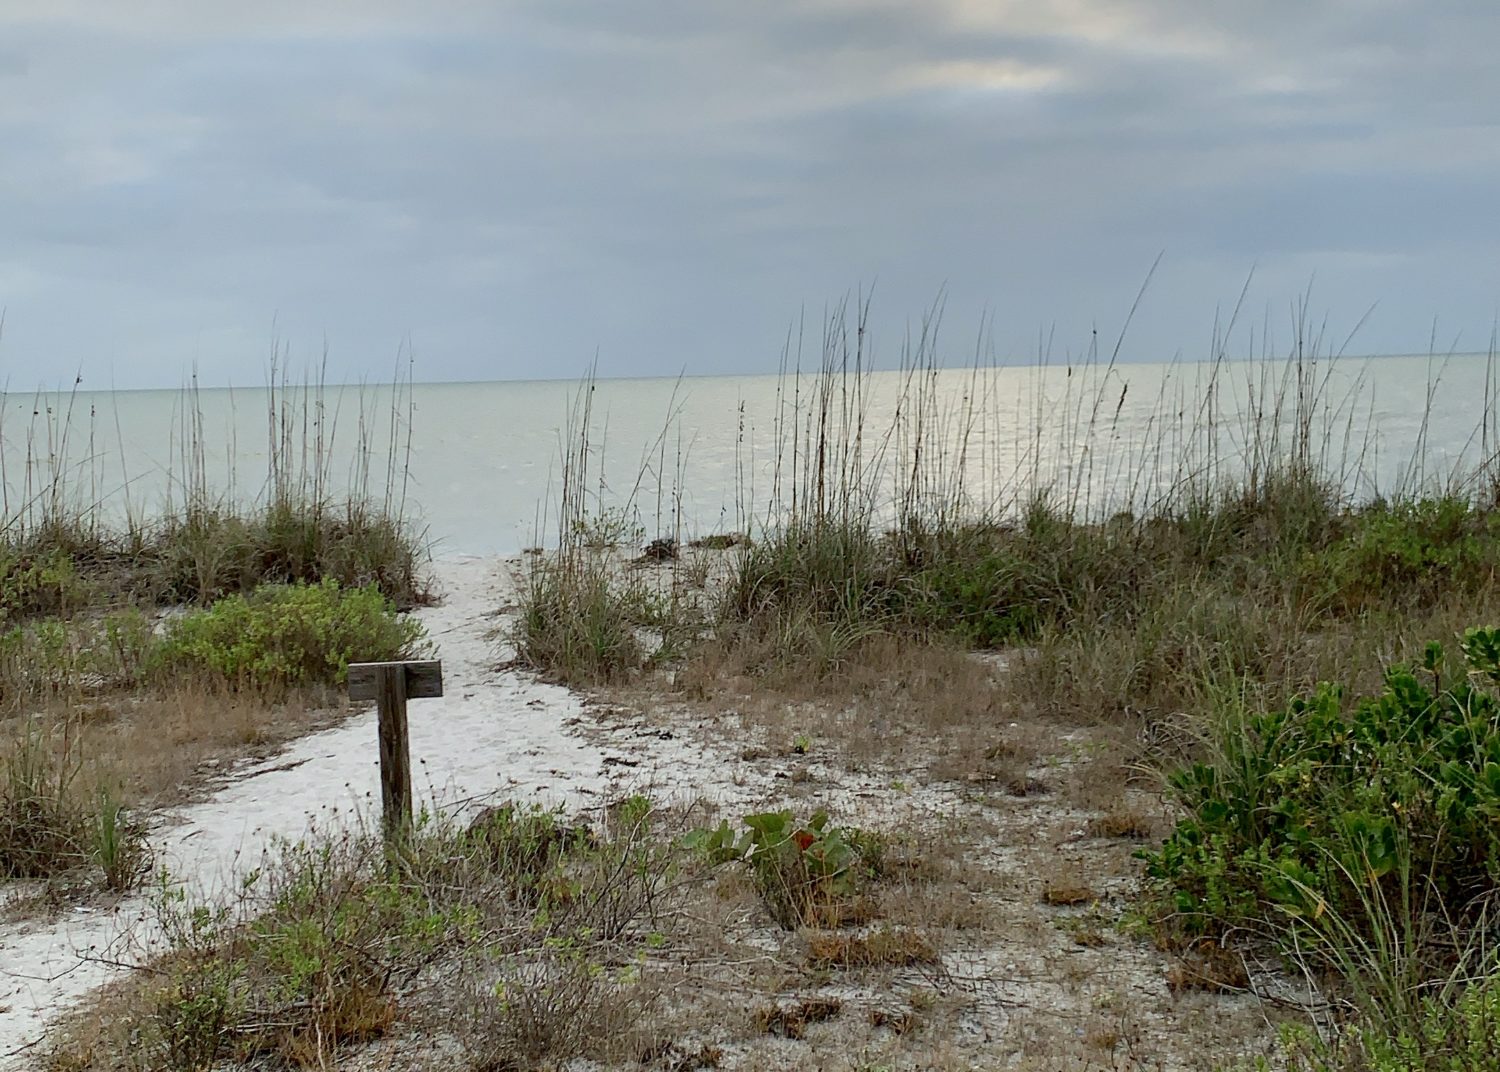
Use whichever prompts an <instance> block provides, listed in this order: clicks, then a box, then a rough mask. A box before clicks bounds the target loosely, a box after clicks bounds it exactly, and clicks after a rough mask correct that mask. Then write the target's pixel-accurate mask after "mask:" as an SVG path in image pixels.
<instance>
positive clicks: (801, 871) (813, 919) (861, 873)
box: [685, 811, 880, 929]
mask: <svg viewBox="0 0 1500 1072" xmlns="http://www.w3.org/2000/svg"><path fill="white" fill-rule="evenodd" d="M685 843H686V844H687V846H688V847H689V848H691V849H693V850H695V851H697V852H699V853H701V854H702V855H703V856H704V857H705V858H706V859H707V860H708V862H709V863H710V864H714V865H721V864H725V863H729V862H731V861H737V860H742V861H744V862H745V864H746V866H747V867H748V868H749V870H750V875H751V877H752V879H753V880H754V882H755V887H756V890H757V891H758V892H759V893H760V895H761V899H762V900H763V901H764V902H765V905H766V908H767V909H768V910H769V911H770V913H771V916H772V918H774V919H775V920H776V922H778V923H780V924H781V925H782V926H783V927H786V928H788V929H791V928H794V927H801V926H825V927H826V926H838V925H840V924H842V923H845V922H849V921H851V920H852V919H853V918H856V917H857V915H858V913H859V909H860V905H859V895H860V893H861V891H862V890H863V888H864V887H865V885H866V884H867V882H868V880H869V879H870V878H871V877H872V875H873V874H874V872H875V871H876V870H877V869H878V859H879V845H880V843H879V840H878V839H877V838H874V837H873V836H871V835H869V834H867V833H865V832H863V831H860V830H856V829H852V828H848V829H846V828H842V827H837V826H832V825H830V823H829V819H828V813H827V812H823V811H819V812H815V813H814V814H813V815H812V816H811V817H810V818H809V819H808V820H807V821H806V822H805V823H804V822H799V821H797V820H796V818H795V817H794V816H793V813H792V812H790V811H776V812H763V813H760V814H757V815H747V816H745V818H744V828H743V829H742V830H739V831H736V830H735V829H733V828H732V827H731V826H730V825H729V821H728V820H723V821H721V822H720V823H719V825H718V826H717V827H710V828H706V829H700V830H695V831H693V832H691V833H690V834H688V835H687V837H686V838H685Z"/></svg>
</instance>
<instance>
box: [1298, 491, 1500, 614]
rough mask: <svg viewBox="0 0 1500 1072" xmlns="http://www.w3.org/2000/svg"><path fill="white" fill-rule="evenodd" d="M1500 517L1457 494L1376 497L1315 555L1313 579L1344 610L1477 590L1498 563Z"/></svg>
mask: <svg viewBox="0 0 1500 1072" xmlns="http://www.w3.org/2000/svg"><path fill="white" fill-rule="evenodd" d="M1497 520H1500V516H1497V515H1496V514H1495V513H1494V512H1493V511H1481V510H1479V509H1477V508H1476V507H1475V506H1474V505H1473V504H1472V503H1470V502H1469V501H1468V500H1466V499H1461V498H1456V497H1453V496H1446V497H1441V498H1431V499H1417V500H1412V501H1407V502H1396V503H1377V504H1375V505H1373V506H1370V507H1367V508H1365V509H1363V510H1361V511H1359V512H1357V513H1354V514H1351V515H1350V516H1349V517H1348V518H1347V519H1346V522H1345V527H1346V528H1348V529H1349V530H1350V531H1348V532H1347V533H1346V534H1345V535H1344V536H1343V537H1342V538H1341V539H1339V540H1337V541H1335V542H1333V543H1332V544H1330V545H1329V546H1328V547H1327V549H1326V550H1325V551H1323V552H1322V553H1320V554H1318V555H1315V556H1313V557H1312V558H1311V559H1310V561H1309V565H1308V567H1307V569H1308V573H1309V576H1310V578H1311V581H1310V583H1311V585H1312V587H1313V589H1314V591H1316V592H1320V593H1321V595H1322V597H1323V598H1324V599H1327V600H1329V601H1330V602H1331V604H1332V605H1333V608H1334V609H1336V610H1339V611H1342V612H1346V613H1348V612H1356V611H1359V610H1363V609H1366V608H1368V607H1370V606H1374V605H1378V604H1382V603H1384V604H1392V603H1394V604H1397V605H1410V604H1413V603H1417V604H1424V603H1427V602H1430V601H1431V600H1432V599H1433V598H1434V597H1436V596H1437V595H1438V594H1440V593H1443V592H1452V591H1454V590H1458V591H1473V590H1474V589H1476V588H1477V587H1478V586H1480V585H1482V584H1484V583H1486V582H1488V581H1490V580H1492V579H1493V577H1494V573H1495V570H1496V568H1497V567H1500V527H1497Z"/></svg>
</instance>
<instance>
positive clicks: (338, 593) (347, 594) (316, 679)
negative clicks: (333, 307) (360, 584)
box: [152, 581, 423, 687]
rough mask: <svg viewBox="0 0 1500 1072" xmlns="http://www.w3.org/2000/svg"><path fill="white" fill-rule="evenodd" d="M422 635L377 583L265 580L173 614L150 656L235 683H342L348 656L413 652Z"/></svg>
mask: <svg viewBox="0 0 1500 1072" xmlns="http://www.w3.org/2000/svg"><path fill="white" fill-rule="evenodd" d="M422 637H423V631H422V627H421V625H420V624H419V623H417V622H415V621H412V620H411V619H407V618H401V617H398V616H397V615H396V612H395V609H394V608H393V607H392V605H391V604H390V602H389V601H388V600H387V599H386V598H385V597H384V596H382V595H381V594H380V592H379V591H378V590H376V589H375V588H373V587H370V588H341V587H339V585H338V583H337V582H335V581H323V582H322V583H320V584H294V585H267V586H265V587H263V588H259V589H257V590H256V591H254V592H251V593H250V594H248V595H233V596H229V597H227V598H225V599H221V600H219V602H217V603H215V604H214V605H213V606H212V607H209V608H208V609H207V610H202V611H194V612H190V613H188V614H185V615H183V616H181V617H179V618H176V619H174V620H172V621H171V622H170V624H169V625H168V626H167V629H166V632H165V635H164V636H163V637H162V638H161V642H160V643H159V645H158V646H157V647H156V649H155V651H154V653H153V657H152V663H153V668H154V670H155V671H156V672H157V673H158V674H198V675H203V676H205V677H208V678H213V679H219V680H222V681H225V682H227V683H229V684H230V685H233V686H236V687H241V686H250V685H253V686H263V687H265V686H269V687H280V686H287V685H302V684H315V683H329V682H332V683H342V682H343V681H344V678H345V676H346V674H347V672H348V666H349V663H351V662H379V661H384V660H391V659H404V658H410V657H411V656H413V655H415V654H417V653H418V652H419V651H421V650H422V648H423V643H422Z"/></svg>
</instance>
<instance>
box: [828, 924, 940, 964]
mask: <svg viewBox="0 0 1500 1072" xmlns="http://www.w3.org/2000/svg"><path fill="white" fill-rule="evenodd" d="M937 963H940V960H939V957H938V953H937V950H936V949H935V948H934V947H933V944H932V942H931V941H930V940H929V939H928V938H927V937H926V936H924V935H922V934H920V933H917V932H915V931H911V930H904V929H898V928H893V927H879V928H877V929H876V930H873V931H870V932H869V933H868V934H836V933H835V934H827V933H815V934H809V935H808V936H807V966H808V967H809V968H812V969H813V970H814V971H828V970H833V969H839V970H860V969H864V968H911V967H918V966H921V965H929V964H937Z"/></svg>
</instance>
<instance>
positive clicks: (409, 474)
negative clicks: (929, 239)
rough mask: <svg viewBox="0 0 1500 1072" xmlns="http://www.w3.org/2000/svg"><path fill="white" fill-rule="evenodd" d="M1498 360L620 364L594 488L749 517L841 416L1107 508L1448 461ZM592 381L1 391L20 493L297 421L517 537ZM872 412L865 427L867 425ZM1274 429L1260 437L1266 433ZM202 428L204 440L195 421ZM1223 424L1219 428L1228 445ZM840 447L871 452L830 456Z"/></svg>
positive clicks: (252, 492)
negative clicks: (820, 375)
mask: <svg viewBox="0 0 1500 1072" xmlns="http://www.w3.org/2000/svg"><path fill="white" fill-rule="evenodd" d="M1492 371H1493V370H1492V368H1491V362H1490V361H1489V360H1488V359H1487V358H1486V357H1484V356H1483V355H1476V356H1454V357H1446V358H1428V357H1384V358H1375V359H1349V358H1345V359H1341V360H1339V361H1337V362H1332V363H1330V362H1326V361H1325V362H1322V363H1319V364H1318V365H1316V366H1315V367H1311V368H1309V367H1308V366H1304V368H1303V373H1302V375H1301V377H1300V379H1299V378H1298V376H1297V373H1296V371H1295V369H1294V368H1293V367H1292V366H1289V365H1288V364H1285V363H1282V362H1270V363H1264V362H1233V363H1227V364H1222V365H1219V366H1209V365H1203V364H1190V363H1188V364H1181V363H1180V364H1174V365H1122V366H1119V367H1116V368H1114V369H1112V370H1108V369H1103V368H1099V367H1086V368H1068V367H1064V366H1051V367H1015V368H995V369H984V370H981V371H978V372H975V371H972V370H962V371H959V370H950V371H943V372H939V373H924V374H918V375H913V374H910V373H900V372H880V373H874V374H870V375H868V376H865V377H862V378H860V379H858V380H857V381H856V380H854V379H852V378H846V379H843V380H839V381H836V383H835V384H834V392H833V395H832V396H831V397H829V398H828V399H827V401H828V403H829V404H828V405H827V406H824V405H822V404H821V402H820V400H819V399H818V396H817V383H816V381H815V380H814V379H812V378H809V377H806V376H804V377H802V378H801V379H800V380H799V379H797V378H794V377H785V376H774V375H772V376H744V377H703V378H693V377H688V378H683V379H678V380H667V379H640V380H607V381H599V382H597V383H596V384H594V385H593V386H592V390H591V392H588V393H587V398H588V400H589V401H590V403H591V419H590V423H589V428H590V432H589V439H590V448H589V454H588V458H589V472H588V479H587V487H588V488H589V491H590V494H591V496H592V495H598V496H599V498H600V501H601V502H602V503H603V504H604V505H606V506H613V507H615V508H622V509H624V510H625V511H626V512H627V513H628V514H629V515H630V516H631V517H633V518H635V519H636V520H637V521H638V523H639V524H640V526H641V528H643V529H644V530H646V532H647V535H648V536H650V535H656V534H657V532H658V531H661V532H666V531H673V530H675V531H677V532H680V533H683V534H687V535H696V534H706V533H710V532H716V531H729V530H738V529H743V528H746V527H748V526H750V525H752V524H753V522H754V519H755V518H757V517H759V516H761V515H762V512H763V511H764V510H765V509H767V507H768V506H769V505H770V504H771V503H772V502H773V500H775V499H776V498H777V496H778V494H779V496H780V497H781V499H783V500H785V499H786V498H787V497H788V495H789V493H790V487H791V481H792V471H793V466H792V460H793V459H792V455H793V452H794V450H795V452H796V453H797V455H798V458H797V461H798V463H799V464H803V463H805V462H806V461H807V457H806V456H805V455H804V454H803V448H804V444H805V443H806V442H807V441H808V432H809V428H810V427H811V428H812V429H814V430H815V429H816V428H817V427H819V425H821V424H824V423H825V422H826V424H827V426H828V427H830V428H831V429H833V430H834V431H835V432H836V433H839V432H842V433H844V434H840V435H835V438H836V439H840V440H842V441H843V442H845V443H848V444H850V446H851V448H852V446H853V445H854V444H856V443H857V444H858V448H859V454H858V463H857V464H858V466H859V468H860V470H861V471H862V472H863V473H864V474H866V476H868V477H870V478H871V480H872V481H873V482H874V483H875V484H877V485H878V486H881V487H890V488H892V489H894V488H896V487H898V486H900V485H901V484H903V483H904V482H905V480H906V479H907V478H908V477H909V476H910V474H911V473H912V472H913V471H917V470H921V471H922V472H923V473H924V474H925V476H924V479H925V480H926V481H927V482H928V483H929V485H931V486H933V487H938V488H941V487H948V486H952V485H953V483H954V481H955V477H956V474H959V473H962V474H963V478H964V489H965V492H966V494H967V495H968V497H969V498H970V500H971V501H974V502H977V503H979V504H981V505H995V504H1002V505H1003V504H1004V503H1005V502H1007V501H1010V500H1011V499H1012V498H1013V497H1014V496H1015V495H1016V494H1017V493H1018V492H1019V491H1020V490H1021V489H1023V488H1025V487H1029V486H1031V485H1034V484H1036V483H1043V484H1051V485H1053V486H1055V487H1062V488H1065V489H1067V492H1068V493H1069V494H1071V495H1072V496H1073V497H1074V498H1075V499H1077V500H1079V501H1085V502H1087V503H1089V504H1090V505H1091V506H1093V507H1094V508H1096V509H1099V510H1104V509H1115V508H1121V507H1125V506H1130V505H1139V504H1140V503H1141V502H1142V501H1144V500H1145V499H1147V498H1149V497H1150V495H1151V494H1153V493H1155V492H1159V491H1161V490H1162V489H1164V488H1166V487H1168V486H1171V485H1172V484H1174V483H1181V482H1183V481H1185V480H1192V479H1201V478H1202V477H1203V476H1204V474H1205V473H1207V472H1208V470H1209V469H1210V467H1212V466H1214V465H1218V466H1221V467H1225V466H1230V467H1232V466H1233V465H1236V464H1242V462H1243V459H1244V458H1245V456H1246V455H1247V454H1253V453H1254V452H1255V451H1256V450H1257V449H1267V448H1274V447H1275V446H1276V445H1277V444H1272V443H1268V442H1266V441H1267V440H1269V439H1270V438H1271V434H1270V430H1273V429H1274V430H1276V431H1277V432H1278V433H1279V434H1280V435H1281V436H1282V437H1283V438H1282V440H1281V443H1282V444H1285V443H1286V442H1289V441H1290V440H1289V438H1288V437H1289V436H1290V435H1291V432H1292V429H1293V428H1294V427H1296V426H1298V425H1299V424H1301V425H1303V426H1304V427H1305V428H1306V429H1310V430H1311V432H1312V435H1311V441H1312V442H1313V443H1314V444H1315V447H1316V450H1317V451H1318V452H1319V453H1320V454H1321V455H1322V457H1323V459H1324V461H1325V463H1326V464H1327V465H1328V467H1329V468H1330V469H1331V470H1332V471H1334V472H1335V473H1336V475H1337V476H1338V477H1339V479H1341V480H1343V481H1344V482H1345V483H1346V485H1347V486H1348V487H1349V489H1350V490H1351V492H1354V493H1356V494H1359V495H1369V494H1374V493H1377V492H1379V491H1382V490H1387V491H1388V490H1390V489H1393V488H1395V487H1396V486H1397V485H1398V484H1399V483H1401V482H1402V481H1407V482H1410V481H1414V480H1420V481H1426V482H1435V481H1441V480H1444V479H1446V478H1447V477H1448V476H1449V475H1450V474H1451V473H1452V472H1453V471H1454V469H1455V467H1457V466H1458V465H1459V464H1460V463H1461V462H1463V461H1465V460H1467V461H1470V462H1472V461H1474V460H1476V459H1477V458H1478V457H1479V456H1480V455H1481V454H1482V453H1483V452H1484V451H1485V450H1486V449H1488V450H1493V449H1494V446H1495V444H1494V442H1493V430H1492V429H1491V430H1486V428H1485V423H1486V412H1485V411H1486V408H1487V405H1486V399H1487V398H1488V397H1489V396H1490V395H1491V393H1492V389H1491V385H1490V376H1491V374H1492ZM583 391H584V389H583V388H582V387H581V386H580V384H578V383H576V382H564V381H535V382H508V383H443V384H415V385H412V386H409V387H401V388H393V387H389V386H376V387H370V386H365V387H333V386H330V387H325V388H323V389H322V392H321V395H320V396H318V395H313V394H303V393H302V392H300V391H296V392H292V393H291V394H283V395H281V396H280V399H281V402H282V403H283V404H286V405H288V409H286V410H284V411H283V414H284V418H285V423H284V424H283V425H282V426H281V427H279V428H276V427H275V425H274V423H273V422H272V420H271V419H270V416H269V414H270V411H271V400H272V399H271V395H270V394H269V393H268V392H267V391H266V390H264V389H234V390H229V389H224V390H201V391H197V392H185V391H122V392H106V393H94V392H80V393H77V394H73V395H68V394H56V393H52V394H19V393H16V392H14V391H12V392H11V393H8V394H6V395H4V396H3V409H0V441H3V447H4V458H3V461H4V472H3V482H4V485H5V493H6V504H5V506H6V513H7V516H10V515H14V514H15V513H16V512H17V510H18V509H20V508H21V507H22V506H23V505H24V504H26V503H27V502H28V501H35V500H36V499H37V497H38V496H39V495H40V494H42V493H43V491H42V489H43V488H44V487H46V486H47V484H48V477H49V474H61V475H62V476H63V477H64V483H65V484H66V490H65V494H66V495H67V496H68V497H69V498H70V500H71V501H73V502H75V503H90V502H98V503H99V504H101V506H102V507H103V508H104V509H106V510H109V511H113V512H117V513H123V512H125V511H127V510H128V511H130V512H132V513H134V514H136V515H145V514H149V513H150V512H152V511H154V510H157V509H160V508H162V506H163V505H164V504H165V503H167V502H169V501H171V500H173V499H174V498H175V499H180V498H181V496H182V495H183V494H184V487H185V484H186V483H187V482H188V481H189V479H190V475H191V474H193V473H195V472H196V473H198V474H199V478H200V479H201V480H203V481H205V482H206V483H207V484H208V485H210V486H211V487H212V488H213V489H214V490H215V492H216V493H218V494H222V495H225V496H227V497H232V498H236V499H242V500H243V499H251V498H254V497H256V496H258V495H261V494H263V492H264V490H265V485H266V472H267V466H268V462H269V460H270V457H271V454H272V446H271V444H272V441H273V430H274V431H275V433H276V434H275V436H274V438H275V439H276V441H278V442H280V443H283V444H287V443H289V444H290V445H291V449H292V452H293V455H294V457H293V459H292V460H293V468H295V469H298V470H300V471H310V470H312V469H315V468H318V464H317V455H318V453H319V447H318V441H319V435H320V428H319V425H320V423H321V437H322V441H323V446H322V448H321V453H322V456H323V457H324V459H325V463H324V464H323V465H322V466H321V468H322V470H323V471H324V473H325V474H326V477H327V479H328V481H329V484H330V487H331V490H335V491H337V490H340V489H342V488H344V487H346V486H348V485H349V484H350V483H351V482H352V483H355V484H358V485H359V486H361V487H363V488H366V489H367V490H368V491H369V493H370V494H372V495H374V496H375V497H376V498H381V497H383V496H384V495H385V494H386V493H387V490H389V492H390V494H391V495H392V497H393V498H394V499H395V500H398V501H399V500H401V499H402V498H403V496H404V499H405V504H406V507H407V509H408V511H409V512H410V513H411V514H412V515H413V516H415V517H416V518H419V519H420V521H421V523H422V524H424V525H425V526H426V528H427V530H428V533H429V536H430V537H431V539H432V541H433V543H434V546H435V549H436V551H437V552H438V553H440V554H441V553H444V552H449V553H454V552H510V551H515V550H518V549H520V548H523V547H527V546H531V545H533V544H537V543H550V542H553V540H554V539H555V529H556V516H555V515H556V509H555V506H553V505H549V504H553V503H555V501H556V495H557V492H558V488H559V481H560V476H561V472H562V458H563V456H564V453H565V450H566V448H567V445H568V444H569V443H574V442H576V436H575V433H576V432H577V430H578V428H579V426H580V424H581V420H580V416H579V413H580V410H579V406H580V401H581V400H582V399H583V398H584V394H583V393H582V392H583ZM856 433H857V434H856ZM1258 442H1259V446H1258V445H1257V444H1258ZM195 443H196V444H198V445H199V446H200V447H201V450H200V449H195V448H194V446H193V444H195ZM1210 443H1212V444H1213V447H1214V449H1212V450H1210V449H1208V446H1207V445H1208V444H1210ZM823 461H824V464H825V468H826V469H833V468H837V466H838V464H840V463H841V462H842V464H845V465H852V464H855V462H854V459H853V457H852V455H848V456H844V455H839V456H825V457H824V459H823Z"/></svg>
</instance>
